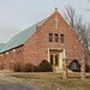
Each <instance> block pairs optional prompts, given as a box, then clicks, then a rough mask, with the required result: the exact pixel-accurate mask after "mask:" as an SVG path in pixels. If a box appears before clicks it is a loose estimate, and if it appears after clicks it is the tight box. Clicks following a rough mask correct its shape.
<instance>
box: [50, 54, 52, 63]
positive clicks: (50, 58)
mask: <svg viewBox="0 0 90 90" xmlns="http://www.w3.org/2000/svg"><path fill="white" fill-rule="evenodd" d="M50 64H51V65H53V55H50Z"/></svg>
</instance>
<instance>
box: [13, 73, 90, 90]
mask: <svg viewBox="0 0 90 90" xmlns="http://www.w3.org/2000/svg"><path fill="white" fill-rule="evenodd" d="M11 76H12V77H16V78H20V79H25V80H27V81H28V82H33V83H35V84H36V85H38V86H41V87H42V88H45V90H89V89H90V79H89V78H90V74H86V76H87V77H88V79H85V80H81V79H80V78H79V76H80V74H77V73H75V74H72V75H71V74H69V75H68V77H69V78H68V79H65V80H63V79H62V74H61V73H13V74H11ZM74 77H78V79H77V78H74Z"/></svg>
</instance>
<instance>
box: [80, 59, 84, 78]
mask: <svg viewBox="0 0 90 90" xmlns="http://www.w3.org/2000/svg"><path fill="white" fill-rule="evenodd" d="M81 79H85V61H84V59H83V60H81Z"/></svg>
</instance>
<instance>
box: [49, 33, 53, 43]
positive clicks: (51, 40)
mask: <svg viewBox="0 0 90 90" xmlns="http://www.w3.org/2000/svg"><path fill="white" fill-rule="evenodd" d="M49 42H53V34H52V33H49Z"/></svg>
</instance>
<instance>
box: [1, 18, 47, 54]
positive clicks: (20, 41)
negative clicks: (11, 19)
mask: <svg viewBox="0 0 90 90" xmlns="http://www.w3.org/2000/svg"><path fill="white" fill-rule="evenodd" d="M46 20H47V19H44V20H42V21H40V22H38V23H37V24H34V25H32V26H31V27H29V28H27V29H26V30H24V31H22V32H20V33H18V34H17V35H15V36H14V37H12V38H11V39H10V40H9V41H8V42H7V43H6V44H5V45H4V46H3V47H2V46H0V48H1V49H0V53H3V52H6V51H8V50H11V49H13V48H16V47H18V46H21V45H24V43H25V42H26V41H27V40H28V39H30V38H31V36H32V35H33V34H34V33H35V32H36V26H37V25H38V26H40V25H42V24H43V23H44V22H45V21H46Z"/></svg>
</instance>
